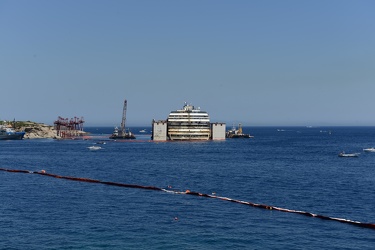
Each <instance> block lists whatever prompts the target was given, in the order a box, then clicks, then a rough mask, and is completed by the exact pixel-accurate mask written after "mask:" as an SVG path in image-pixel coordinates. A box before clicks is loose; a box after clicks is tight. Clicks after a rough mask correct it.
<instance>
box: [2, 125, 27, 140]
mask: <svg viewBox="0 0 375 250" xmlns="http://www.w3.org/2000/svg"><path fill="white" fill-rule="evenodd" d="M24 135H25V132H16V131H15V130H14V129H12V128H9V127H6V126H3V125H0V140H22V139H23V136H24Z"/></svg>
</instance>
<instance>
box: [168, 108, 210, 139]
mask: <svg viewBox="0 0 375 250" xmlns="http://www.w3.org/2000/svg"><path fill="white" fill-rule="evenodd" d="M210 125H211V124H210V117H209V115H208V113H207V112H206V111H202V110H200V108H195V107H194V106H192V105H190V104H187V103H186V102H185V104H184V106H183V108H182V109H180V110H176V111H172V112H171V113H170V114H169V116H168V119H167V136H168V139H169V140H209V139H210V135H211V129H210Z"/></svg>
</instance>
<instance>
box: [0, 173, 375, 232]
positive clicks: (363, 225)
mask: <svg viewBox="0 0 375 250" xmlns="http://www.w3.org/2000/svg"><path fill="white" fill-rule="evenodd" d="M0 171H4V172H10V173H25V174H37V175H42V176H48V177H53V178H58V179H65V180H71V181H80V182H90V183H99V184H105V185H110V186H118V187H126V188H138V189H149V190H155V191H162V192H166V193H173V194H186V195H194V196H201V197H207V198H213V199H219V200H223V201H229V202H234V203H239V204H243V205H248V206H252V207H256V208H262V209H268V210H276V211H280V212H286V213H295V214H301V215H305V216H308V217H314V218H319V219H323V220H332V221H337V222H341V223H347V224H351V225H354V226H358V227H364V228H370V229H375V224H374V223H364V222H360V221H353V220H348V219H343V218H335V217H329V216H325V215H320V214H314V213H309V212H306V211H299V210H293V209H287V208H281V207H276V206H270V205H265V204H258V203H253V202H249V201H242V200H236V199H231V198H228V197H223V196H217V195H213V194H204V193H199V192H193V191H190V190H186V191H174V190H168V189H165V188H159V187H154V186H142V185H136V184H126V183H119V182H111V181H101V180H95V179H90V178H81V177H72V176H61V175H57V174H51V173H47V172H46V171H45V170H41V171H29V170H18V169H6V168H0Z"/></svg>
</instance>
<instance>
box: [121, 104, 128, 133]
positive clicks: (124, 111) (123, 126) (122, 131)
mask: <svg viewBox="0 0 375 250" xmlns="http://www.w3.org/2000/svg"><path fill="white" fill-rule="evenodd" d="M127 106H128V102H127V100H125V101H124V109H123V111H122V121H121V136H124V135H125V121H126V108H127Z"/></svg>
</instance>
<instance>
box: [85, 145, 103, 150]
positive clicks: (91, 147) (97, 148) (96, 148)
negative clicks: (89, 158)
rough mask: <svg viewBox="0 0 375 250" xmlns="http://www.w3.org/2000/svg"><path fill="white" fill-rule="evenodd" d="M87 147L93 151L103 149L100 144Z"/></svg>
mask: <svg viewBox="0 0 375 250" xmlns="http://www.w3.org/2000/svg"><path fill="white" fill-rule="evenodd" d="M87 148H88V149H90V150H92V151H94V150H99V149H102V147H99V146H90V147H87Z"/></svg>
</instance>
